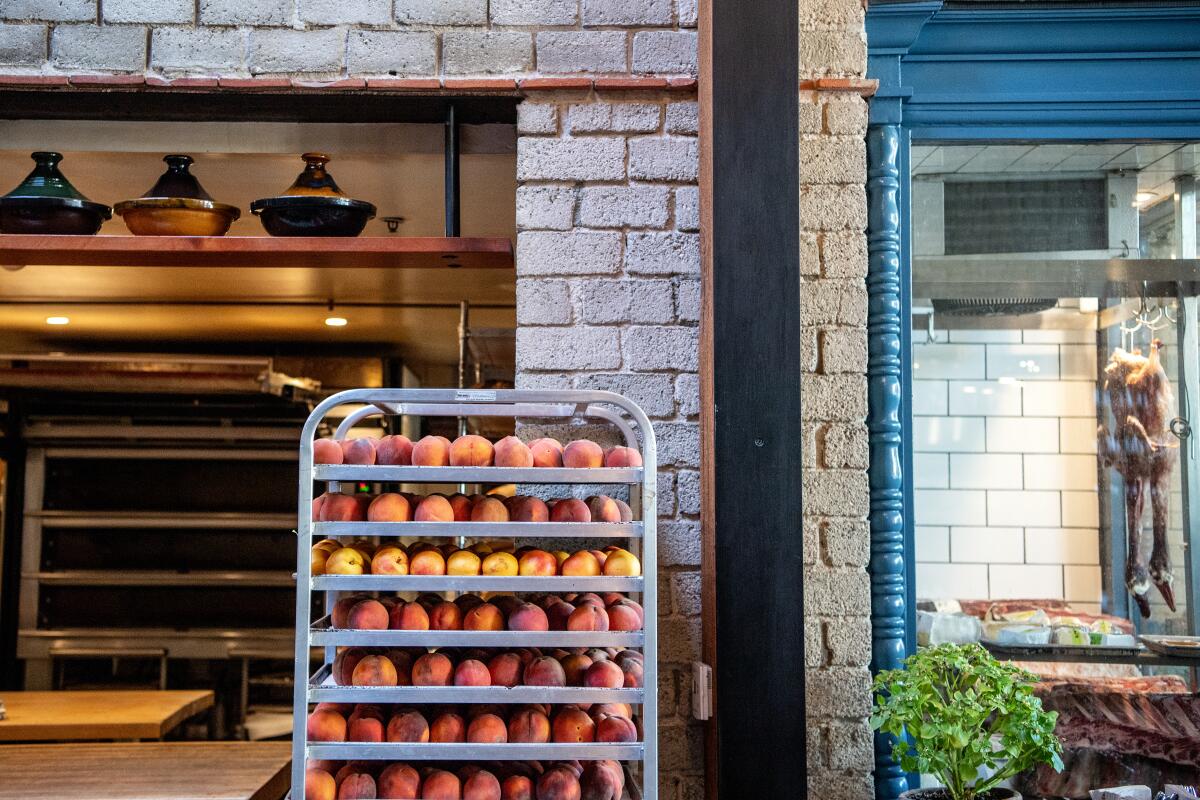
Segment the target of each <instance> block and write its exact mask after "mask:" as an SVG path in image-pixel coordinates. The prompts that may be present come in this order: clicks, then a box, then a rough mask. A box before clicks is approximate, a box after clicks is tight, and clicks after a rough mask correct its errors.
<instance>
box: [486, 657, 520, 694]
mask: <svg viewBox="0 0 1200 800" xmlns="http://www.w3.org/2000/svg"><path fill="white" fill-rule="evenodd" d="M524 669H525V665H524V664H523V663H522V662H521V657H520V656H519V655H517V654H516V653H499V654H497V655H494V656H492V659H491V660H490V661H488V673H489V674H490V675H491V684H492V686H517V685H518V684H520V683H521V673H522V671H523V670H524Z"/></svg>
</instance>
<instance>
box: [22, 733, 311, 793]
mask: <svg viewBox="0 0 1200 800" xmlns="http://www.w3.org/2000/svg"><path fill="white" fill-rule="evenodd" d="M291 762H292V746H291V743H290V742H120V743H110V744H95V743H86V744H6V745H0V800H36V798H47V800H49V798H54V800H280V798H282V797H283V796H284V794H285V793H286V792H287V788H288V782H289V780H290V777H291V776H290V775H289V774H288V773H289V769H290V767H291Z"/></svg>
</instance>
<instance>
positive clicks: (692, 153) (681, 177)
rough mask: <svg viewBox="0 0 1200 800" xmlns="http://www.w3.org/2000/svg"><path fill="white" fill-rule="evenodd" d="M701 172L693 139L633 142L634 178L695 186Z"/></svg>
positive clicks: (640, 139) (653, 138)
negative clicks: (687, 183)
mask: <svg viewBox="0 0 1200 800" xmlns="http://www.w3.org/2000/svg"><path fill="white" fill-rule="evenodd" d="M699 168H700V150H699V147H698V145H697V143H696V140H695V139H693V138H681V137H666V138H664V137H658V136H646V137H638V138H634V139H630V140H629V177H631V178H641V179H643V180H663V181H678V182H680V183H684V182H694V181H695V180H696V176H697V174H698V172H699ZM864 203H865V199H864ZM864 210H865V205H864Z"/></svg>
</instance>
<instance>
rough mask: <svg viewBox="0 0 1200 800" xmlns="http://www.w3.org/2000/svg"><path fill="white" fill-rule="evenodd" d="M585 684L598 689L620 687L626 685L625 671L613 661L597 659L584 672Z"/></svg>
mask: <svg viewBox="0 0 1200 800" xmlns="http://www.w3.org/2000/svg"><path fill="white" fill-rule="evenodd" d="M583 685H584V686H593V687H596V688H597V689H620V688H622V687H623V686H625V673H624V672H622V671H621V668H620V667H618V666H617V665H616V664H615V663H613V662H612V661H597V662H596V663H595V664H592V665H591V666H590V667H588V668H587V672H586V673H584V676H583Z"/></svg>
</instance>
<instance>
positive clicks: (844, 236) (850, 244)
mask: <svg viewBox="0 0 1200 800" xmlns="http://www.w3.org/2000/svg"><path fill="white" fill-rule="evenodd" d="M821 271H822V274H823V275H824V276H825V277H827V278H864V277H866V275H867V237H865V236H863V235H862V234H861V233H860V232H858V231H842V232H839V233H827V234H825V235H823V236H822V237H821Z"/></svg>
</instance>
